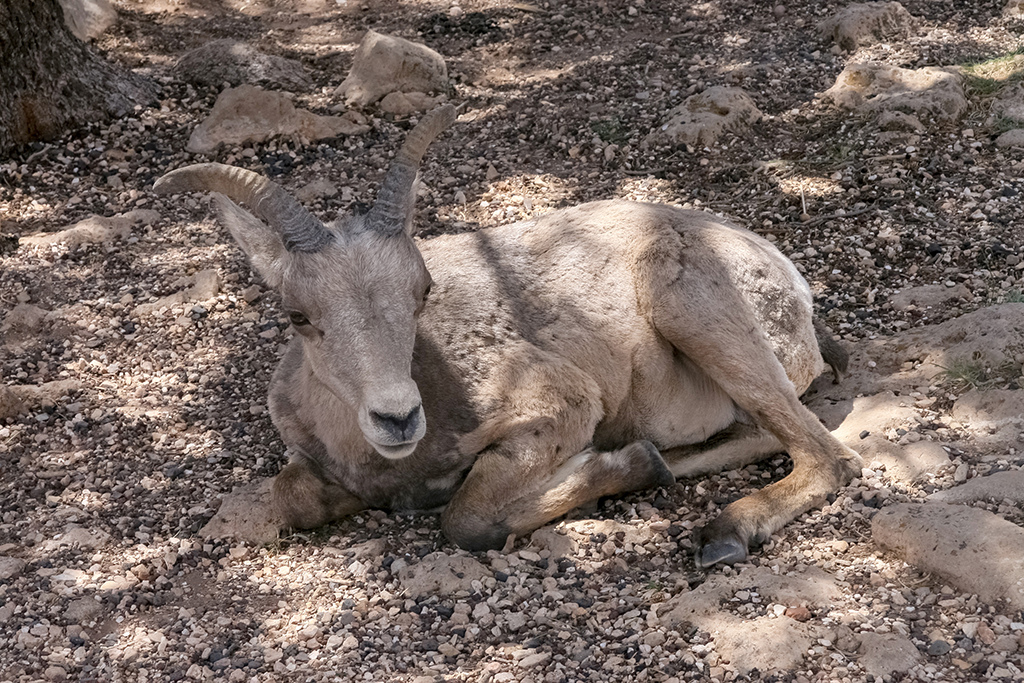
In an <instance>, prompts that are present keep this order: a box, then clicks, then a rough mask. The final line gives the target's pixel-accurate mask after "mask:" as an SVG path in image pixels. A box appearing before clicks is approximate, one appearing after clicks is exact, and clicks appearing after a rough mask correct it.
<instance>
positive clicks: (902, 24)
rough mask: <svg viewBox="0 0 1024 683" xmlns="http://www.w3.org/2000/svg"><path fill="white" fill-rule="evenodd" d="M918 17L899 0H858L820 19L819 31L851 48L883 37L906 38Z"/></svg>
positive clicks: (851, 49) (827, 38)
mask: <svg viewBox="0 0 1024 683" xmlns="http://www.w3.org/2000/svg"><path fill="white" fill-rule="evenodd" d="M913 24H914V17H912V16H911V15H910V12H908V11H907V10H905V9H904V8H903V5H901V4H900V3H898V2H856V3H853V4H852V5H847V6H846V7H844V8H843V9H841V10H839V11H838V12H836V13H835V14H834V15H832V16H831V17H829V18H828V19H825V20H824V21H821V22H819V23H818V27H817V28H818V35H819V36H820V37H821V38H822V39H823V40H831V41H832V42H834V43H835V44H836V45H838V46H839V47H841V48H842V49H844V50H847V51H853V50H856V49H857V48H858V47H860V46H861V45H870V44H871V43H874V42H877V41H879V40H886V39H889V40H891V39H893V38H902V37H904V36H906V35H907V34H908V33H909V31H910V28H911V27H912V26H913Z"/></svg>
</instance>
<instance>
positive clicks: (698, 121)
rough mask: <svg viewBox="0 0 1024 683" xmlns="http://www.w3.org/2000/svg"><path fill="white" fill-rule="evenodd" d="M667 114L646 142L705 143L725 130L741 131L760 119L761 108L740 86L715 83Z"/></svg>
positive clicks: (699, 144) (697, 145) (708, 144)
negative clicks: (717, 84) (665, 119)
mask: <svg viewBox="0 0 1024 683" xmlns="http://www.w3.org/2000/svg"><path fill="white" fill-rule="evenodd" d="M666 118H667V122H666V123H664V124H662V125H661V127H660V128H658V129H656V130H654V131H652V132H651V134H650V135H649V136H648V137H647V139H648V141H649V142H653V143H657V142H667V143H669V144H673V145H682V144H686V145H691V146H694V147H706V146H710V145H712V144H714V142H715V141H716V140H717V139H718V138H719V137H721V136H722V134H723V133H725V132H727V131H729V132H733V133H741V132H743V131H744V130H746V129H747V128H749V126H750V125H751V124H753V123H756V122H757V121H760V120H761V111H760V110H759V109H758V108H757V105H755V104H754V101H753V100H752V99H750V96H749V95H747V93H745V92H744V91H743V90H741V89H740V88H732V87H728V86H715V87H712V88H708V89H707V90H705V91H704V92H702V93H698V94H696V95H691V96H690V97H687V98H686V100H685V101H683V103H682V104H680V105H679V106H677V107H674V108H673V109H671V110H670V111H669V112H668V114H667V116H666Z"/></svg>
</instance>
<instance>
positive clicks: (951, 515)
mask: <svg viewBox="0 0 1024 683" xmlns="http://www.w3.org/2000/svg"><path fill="white" fill-rule="evenodd" d="M871 533H872V536H873V538H874V540H875V542H876V543H878V544H879V545H881V546H883V547H885V548H889V549H890V550H893V551H894V552H896V553H897V554H898V555H900V556H901V557H902V558H903V559H904V560H906V561H907V562H909V563H910V564H913V565H915V566H916V567H917V568H918V569H920V570H921V571H925V572H931V573H933V574H936V575H938V576H940V577H942V578H944V579H945V580H947V581H949V582H950V583H951V584H953V585H955V586H957V587H958V588H960V590H962V591H964V592H965V593H976V594H977V595H978V597H979V598H980V599H981V600H983V601H984V602H989V603H992V602H997V601H999V600H1006V601H1007V603H1008V604H1009V605H1010V607H1011V608H1013V609H1024V529H1021V528H1020V527H1018V526H1017V525H1016V524H1013V523H1012V522H1008V521H1006V520H1005V519H1003V518H1001V517H999V516H997V515H994V514H992V513H991V512H988V511H987V510H981V509H979V508H973V507H966V506H963V505H946V504H944V503H926V504H923V505H921V504H910V503H903V504H899V505H893V506H890V507H885V508H882V509H881V510H879V512H878V513H877V514H876V515H875V516H874V517H873V518H872V520H871ZM979 567H984V571H978V569H979Z"/></svg>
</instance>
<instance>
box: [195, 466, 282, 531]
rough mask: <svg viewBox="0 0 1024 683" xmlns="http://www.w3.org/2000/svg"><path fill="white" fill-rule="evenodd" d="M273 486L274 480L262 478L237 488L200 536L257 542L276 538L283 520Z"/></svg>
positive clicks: (225, 500)
mask: <svg viewBox="0 0 1024 683" xmlns="http://www.w3.org/2000/svg"><path fill="white" fill-rule="evenodd" d="M272 487H273V479H262V480H260V481H256V482H253V483H252V484H249V485H248V486H244V487H242V488H238V489H235V490H234V491H232V492H231V493H230V494H229V495H228V496H227V497H225V498H224V501H223V502H222V503H221V506H220V508H219V509H218V510H217V514H215V515H214V516H213V518H212V519H211V520H210V521H209V522H207V523H206V525H205V526H204V527H203V528H202V529H200V530H199V535H200V536H201V537H203V538H205V539H212V538H222V539H232V540H235V541H246V542H248V543H255V544H263V543H271V542H273V541H276V540H277V535H278V531H280V530H281V529H282V528H283V526H284V522H283V520H282V519H280V518H279V517H278V515H277V514H276V512H275V510H274V505H273V495H272Z"/></svg>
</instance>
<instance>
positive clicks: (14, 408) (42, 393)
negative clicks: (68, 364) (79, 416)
mask: <svg viewBox="0 0 1024 683" xmlns="http://www.w3.org/2000/svg"><path fill="white" fill-rule="evenodd" d="M79 389H81V382H79V380H76V379H62V380H56V381H53V382H44V383H43V384H38V385H33V384H23V385H19V386H13V387H0V419H3V418H5V417H14V416H15V415H20V414H21V413H22V411H24V410H26V409H28V408H30V407H33V406H36V405H39V404H41V403H43V402H49V403H56V402H57V401H58V400H59V399H61V398H64V397H65V396H67V395H68V394H71V393H74V392H76V391H78V390H79Z"/></svg>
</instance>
